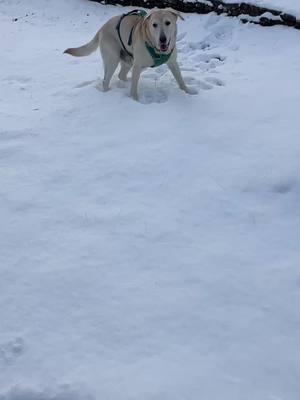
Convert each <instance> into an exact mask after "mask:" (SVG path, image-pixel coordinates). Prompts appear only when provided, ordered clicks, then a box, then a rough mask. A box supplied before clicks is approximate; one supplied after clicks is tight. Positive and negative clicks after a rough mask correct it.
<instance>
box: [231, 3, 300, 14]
mask: <svg viewBox="0 0 300 400" xmlns="http://www.w3.org/2000/svg"><path fill="white" fill-rule="evenodd" d="M223 1H224V3H234V1H233V0H223ZM247 3H248V4H255V5H257V6H261V7H268V8H271V9H273V10H279V11H283V12H285V13H290V14H293V15H295V16H296V17H297V18H300V1H299V0H247Z"/></svg>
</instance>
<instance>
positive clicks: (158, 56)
mask: <svg viewBox="0 0 300 400" xmlns="http://www.w3.org/2000/svg"><path fill="white" fill-rule="evenodd" d="M145 46H146V49H147V50H148V52H149V54H150V56H151V57H152V60H153V62H154V65H152V67H158V66H159V65H162V64H165V63H166V62H168V60H169V58H170V57H171V54H172V53H173V50H172V51H171V53H169V54H163V53H156V51H155V49H154V47H151V46H149V44H148V43H145Z"/></svg>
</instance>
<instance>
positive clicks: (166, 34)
mask: <svg viewBox="0 0 300 400" xmlns="http://www.w3.org/2000/svg"><path fill="white" fill-rule="evenodd" d="M178 17H179V18H181V19H184V18H183V17H182V15H181V14H180V12H179V11H176V10H173V9H172V8H165V9H162V10H156V9H155V10H153V11H151V12H150V13H149V14H148V15H147V16H146V17H145V21H144V23H145V24H146V28H147V33H148V35H149V39H150V40H151V43H152V45H153V46H155V48H156V49H157V50H158V51H159V52H160V53H169V52H170V51H171V50H172V49H173V48H174V46H175V43H176V34H177V24H176V23H177V18H178Z"/></svg>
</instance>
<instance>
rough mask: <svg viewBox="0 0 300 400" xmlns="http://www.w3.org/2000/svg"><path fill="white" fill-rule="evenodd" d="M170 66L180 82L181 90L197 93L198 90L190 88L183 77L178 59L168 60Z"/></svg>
mask: <svg viewBox="0 0 300 400" xmlns="http://www.w3.org/2000/svg"><path fill="white" fill-rule="evenodd" d="M167 65H168V67H169V69H170V71H171V72H172V74H173V76H174V78H175V79H176V82H177V83H178V85H179V87H180V89H181V90H184V91H185V92H186V93H188V94H197V93H198V92H197V90H195V89H192V88H188V87H187V86H186V84H185V82H184V80H183V78H182V75H181V71H180V68H179V65H178V63H177V61H176V60H172V61H170V62H168V64H167Z"/></svg>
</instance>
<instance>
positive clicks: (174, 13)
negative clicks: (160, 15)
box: [165, 7, 184, 21]
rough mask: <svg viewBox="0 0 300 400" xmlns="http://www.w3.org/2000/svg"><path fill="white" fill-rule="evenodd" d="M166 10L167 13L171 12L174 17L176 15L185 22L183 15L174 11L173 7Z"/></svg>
mask: <svg viewBox="0 0 300 400" xmlns="http://www.w3.org/2000/svg"><path fill="white" fill-rule="evenodd" d="M165 10H166V11H169V12H170V13H172V14H173V15H175V16H176V17H177V18H180V19H182V20H183V21H184V18H183V16H182V14H181V12H180V11H177V10H174V9H173V8H171V7H168V8H166V9H165Z"/></svg>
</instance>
